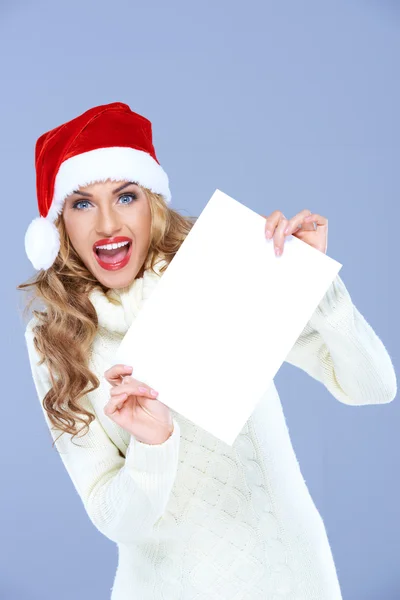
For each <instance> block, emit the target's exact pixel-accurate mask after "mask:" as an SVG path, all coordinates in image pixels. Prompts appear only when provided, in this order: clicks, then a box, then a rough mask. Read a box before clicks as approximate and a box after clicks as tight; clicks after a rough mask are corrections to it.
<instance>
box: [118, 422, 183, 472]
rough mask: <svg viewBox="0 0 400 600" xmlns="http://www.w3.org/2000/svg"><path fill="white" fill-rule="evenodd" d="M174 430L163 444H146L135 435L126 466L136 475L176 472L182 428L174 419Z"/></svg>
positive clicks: (132, 437)
mask: <svg viewBox="0 0 400 600" xmlns="http://www.w3.org/2000/svg"><path fill="white" fill-rule="evenodd" d="M172 421H173V424H174V430H173V432H172V434H171V435H170V437H169V438H168V439H167V440H165V442H163V443H162V444H145V443H143V442H139V441H138V440H137V439H136V438H135V437H134V436H133V435H131V440H130V443H129V446H128V449H127V452H126V456H125V466H126V468H127V469H128V470H130V471H131V472H132V471H134V472H135V473H136V474H140V473H143V474H149V473H155V474H158V473H161V474H162V473H165V472H168V473H169V472H171V470H174V471H175V470H176V468H177V462H178V453H179V445H180V427H179V424H178V422H177V421H176V420H175V418H173V419H172Z"/></svg>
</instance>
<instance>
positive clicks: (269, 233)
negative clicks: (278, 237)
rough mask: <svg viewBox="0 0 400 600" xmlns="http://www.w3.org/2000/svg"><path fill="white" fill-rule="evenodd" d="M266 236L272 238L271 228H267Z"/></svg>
mask: <svg viewBox="0 0 400 600" xmlns="http://www.w3.org/2000/svg"><path fill="white" fill-rule="evenodd" d="M265 237H267V238H270V237H271V232H270V230H269V229H267V230H266V231H265Z"/></svg>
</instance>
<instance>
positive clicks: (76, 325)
mask: <svg viewBox="0 0 400 600" xmlns="http://www.w3.org/2000/svg"><path fill="white" fill-rule="evenodd" d="M140 187H141V188H142V190H143V191H144V193H145V194H146V196H147V199H148V201H149V206H150V211H151V232H150V238H151V242H150V246H149V251H148V254H147V257H146V259H145V261H144V263H143V265H142V267H141V269H140V271H139V273H138V274H137V276H136V278H140V277H143V274H144V271H145V270H146V269H148V268H149V269H151V270H152V271H153V272H154V265H155V264H156V263H157V262H158V261H159V260H162V259H164V260H165V261H166V264H165V265H163V266H162V267H160V272H161V273H162V272H164V271H165V269H166V268H167V267H168V265H169V263H170V262H171V260H172V259H173V257H174V256H175V254H176V252H177V251H178V249H179V247H180V246H181V244H182V242H183V241H184V239H185V238H186V236H187V234H188V233H189V231H190V230H191V228H192V227H193V225H194V223H195V222H196V220H197V217H191V216H189V217H184V216H183V215H181V214H180V213H178V212H177V211H176V210H173V209H171V208H169V207H168V205H167V204H166V202H165V200H164V198H163V197H162V196H161V195H160V194H156V193H154V192H152V191H151V190H149V189H147V188H145V187H142V186H140ZM55 226H56V227H57V229H58V231H59V233H60V251H59V253H58V255H57V258H56V260H55V261H54V263H53V265H52V266H51V267H50V268H49V269H47V270H41V271H39V272H38V273H37V274H35V275H34V276H33V277H32V278H31V279H29V280H28V281H27V282H25V283H22V284H20V285H18V286H17V290H25V289H26V288H31V289H33V292H32V297H31V299H30V300H29V302H28V303H27V305H26V306H25V309H24V311H23V313H24V316H25V317H26V313H27V312H29V310H30V308H31V305H32V303H33V302H34V301H36V300H41V301H42V303H44V306H45V309H46V310H42V311H41V310H33V311H32V314H33V315H34V316H35V317H36V319H37V320H38V324H37V325H36V326H35V327H34V328H33V332H34V345H35V348H36V350H37V352H38V353H39V356H41V360H40V363H39V364H40V365H41V364H43V362H46V365H47V367H48V371H49V375H50V379H51V383H52V387H51V389H50V390H49V391H48V392H47V394H46V396H45V397H44V398H43V400H42V406H43V408H44V410H45V411H46V413H47V415H48V418H49V420H50V422H51V424H52V426H53V427H52V429H57V430H59V431H61V432H62V433H61V435H62V434H63V433H68V434H70V435H72V438H71V440H73V438H74V437H75V436H76V435H77V434H78V433H80V432H81V431H82V430H84V429H86V431H84V433H83V434H82V435H85V434H86V433H87V432H88V430H89V425H90V423H91V422H92V421H93V420H94V419H95V418H96V417H95V415H94V414H93V413H92V412H91V411H90V410H86V408H85V407H84V402H83V400H82V399H83V398H84V396H85V395H86V394H88V393H89V392H92V391H94V390H96V389H97V388H98V387H99V385H100V381H99V379H98V378H97V377H96V375H95V374H94V373H92V372H91V371H90V369H89V367H88V363H89V356H90V352H91V347H92V343H93V340H94V338H95V336H96V333H97V329H98V319H97V313H96V310H95V308H94V306H93V304H92V303H91V302H90V300H89V294H90V292H91V291H92V290H93V289H94V288H97V289H100V290H101V291H102V292H103V293H104V294H105V295H106V296H107V297H108V298H109V300H110V302H114V303H116V302H117V303H118V301H117V300H115V299H114V298H112V297H110V296H109V295H108V293H109V291H110V290H111V288H107V287H106V286H104V285H103V284H102V283H101V282H99V281H98V280H97V279H96V278H95V277H94V276H93V274H92V273H91V272H90V271H89V270H88V269H87V268H86V266H85V265H84V263H83V262H82V260H81V259H80V257H79V255H78V254H77V253H76V251H75V249H74V248H73V246H72V245H71V243H70V240H69V236H68V234H67V232H66V228H65V223H64V219H63V215H62V212H61V213H60V214H59V215H58V217H57V220H56V221H55ZM88 386H89V387H88ZM78 423H83V427H81V428H80V429H79V430H78ZM59 437H61V436H59ZM57 440H58V438H57ZM57 440H55V441H54V442H53V444H52V445H53V446H54V444H55V442H56V441H57Z"/></svg>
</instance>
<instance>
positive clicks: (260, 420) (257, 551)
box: [19, 102, 397, 600]
mask: <svg viewBox="0 0 400 600" xmlns="http://www.w3.org/2000/svg"><path fill="white" fill-rule="evenodd" d="M36 172H37V193H38V204H39V212H40V215H41V216H40V217H39V218H37V219H35V220H34V221H33V222H32V223H31V225H30V226H29V228H28V231H27V234H26V239H25V246H26V251H27V254H28V257H29V258H30V260H31V262H32V264H33V266H34V267H35V268H36V269H38V270H39V269H40V270H41V271H40V273H39V274H38V275H37V276H36V278H35V279H34V280H33V282H31V283H28V284H25V285H21V286H19V288H20V289H22V288H25V287H28V286H33V288H34V291H35V296H34V297H38V298H39V299H40V300H42V302H43V303H44V308H45V310H43V311H41V312H40V311H34V316H33V317H32V318H31V320H30V321H29V323H28V325H27V328H26V333H25V337H26V342H27V348H28V353H29V359H30V365H31V369H32V375H33V380H34V383H35V386H36V390H37V394H38V398H39V400H40V402H41V406H42V409H43V414H44V418H45V420H46V423H47V424H48V427H49V430H50V431H51V435H52V438H53V440H54V443H55V445H56V448H57V450H58V452H59V454H60V456H61V459H62V461H63V463H64V466H65V468H66V470H67V472H68V474H69V476H70V478H71V480H72V483H73V485H74V486H75V488H76V490H77V492H78V493H79V495H80V497H81V499H82V502H83V506H84V508H85V510H86V512H87V514H88V516H89V518H90V519H91V521H92V522H93V524H94V526H95V527H96V528H97V529H98V530H99V531H100V532H101V533H103V534H104V535H105V536H106V537H108V538H109V539H110V540H112V541H114V542H115V543H116V544H117V545H118V551H119V559H118V568H117V572H116V576H115V580H114V583H113V587H112V593H111V598H112V600H131V599H132V600H133V599H134V598H140V599H145V598H164V599H167V598H170V599H171V600H172V599H173V600H177V599H182V600H189V599H192V598H196V599H198V600H200V598H202V599H203V598H204V599H206V598H207V599H211V598H219V599H227V600H228V599H229V600H233V599H235V600H239V599H240V600H258V599H260V600H261V599H262V600H265V599H266V598H268V599H271V600H272V599H274V600H275V599H278V598H282V599H283V598H284V599H286V600H339V599H340V598H341V592H340V586H339V582H338V579H337V574H336V570H335V565H334V561H333V556H332V553H331V550H330V546H329V541H328V538H327V534H326V531H325V527H324V524H323V521H322V519H321V517H320V514H319V512H318V510H317V508H316V507H315V505H314V503H313V501H312V499H311V496H310V494H309V492H308V489H307V486H306V484H305V481H304V479H303V477H302V474H301V471H300V467H299V465H298V462H297V459H296V456H295V454H294V451H293V448H292V445H291V441H290V437H289V433H288V430H287V426H286V423H285V419H284V415H283V412H282V407H281V403H280V400H279V396H278V393H277V391H276V388H275V386H274V384H273V383H272V385H271V386H270V388H269V389H268V390H267V392H266V393H265V395H264V396H263V398H262V400H261V401H260V402H259V403H258V405H257V408H256V409H255V411H254V412H253V414H252V416H251V417H250V419H249V420H248V421H247V423H246V424H245V426H244V427H243V430H242V431H241V433H240V434H239V436H238V437H237V439H236V440H235V443H234V445H233V446H232V447H230V446H228V445H226V444H225V443H223V442H222V441H220V440H219V439H217V438H215V437H214V436H212V435H211V434H208V433H207V432H206V431H204V430H203V429H201V428H199V427H197V426H196V425H195V424H194V423H192V422H190V421H188V420H187V419H185V418H184V417H182V415H180V414H178V413H176V412H175V411H173V410H172V409H169V408H168V407H167V406H165V405H164V404H163V403H162V402H161V401H159V400H158V399H157V391H155V395H153V394H152V390H151V381H145V382H144V381H138V380H136V379H135V376H134V365H133V368H132V365H127V366H125V365H119V364H114V356H115V352H116V350H117V348H118V345H119V343H120V342H121V340H122V338H123V336H124V334H125V333H126V331H127V330H128V328H129V326H130V324H131V323H132V322H133V319H134V318H135V317H136V316H137V314H138V312H139V310H140V309H141V308H142V306H143V305H144V303H145V301H146V300H147V298H148V297H149V296H150V294H151V292H152V291H153V290H154V288H155V286H156V285H157V282H158V281H159V280H160V277H162V274H163V273H164V272H165V269H166V268H167V267H168V264H169V263H170V261H171V260H172V258H173V256H174V255H175V253H176V252H177V250H178V249H179V246H180V244H181V243H182V241H183V240H184V239H185V237H186V235H187V234H188V233H189V231H190V229H191V227H192V225H193V223H194V221H195V219H194V218H183V217H182V216H180V215H179V214H178V213H177V212H175V211H173V210H172V209H170V208H169V207H168V203H169V202H170V199H171V194H170V190H169V184H168V178H167V175H166V174H165V172H164V170H163V169H162V167H161V166H160V164H159V162H158V160H157V158H156V155H155V151H154V147H153V143H152V132H151V123H150V121H148V120H147V119H145V118H144V117H142V116H140V115H138V114H136V113H134V112H132V111H131V110H130V108H129V106H127V105H126V104H123V103H120V102H115V103H111V104H108V105H102V106H99V107H94V108H92V109H90V110H88V111H86V112H85V113H83V114H82V115H80V116H78V117H76V118H75V119H73V120H71V121H69V122H68V123H65V124H63V125H61V126H60V127H57V128H55V129H53V130H51V131H49V132H47V133H45V134H43V135H42V136H41V137H40V138H39V140H38V142H37V145H36ZM309 213H310V211H307V210H304V211H301V212H299V213H298V214H297V215H295V217H293V218H292V219H290V220H287V219H286V218H285V217H284V216H283V215H282V213H281V212H280V211H274V212H273V213H272V214H271V215H269V216H268V217H267V218H266V235H267V237H268V233H267V232H269V237H270V238H273V240H274V245H275V246H276V247H278V248H280V249H281V251H282V250H283V245H284V239H285V236H287V235H290V234H293V235H296V236H298V237H299V238H300V239H302V240H303V241H305V242H306V243H309V244H311V245H313V246H314V247H315V248H318V249H319V250H320V251H322V252H326V243H327V220H326V219H325V218H324V217H322V216H320V215H317V214H311V215H310V214H309ZM109 243H113V245H112V246H109ZM277 260H279V259H277ZM181 326H183V327H186V326H187V324H185V323H182V324H177V335H179V327H181ZM161 342H162V345H161ZM167 346H168V340H162V341H161V340H155V350H154V351H155V352H158V351H167ZM286 360H287V362H289V363H291V364H293V365H296V366H297V367H299V368H301V369H303V370H304V371H305V372H307V373H308V374H310V375H311V376H312V377H314V378H315V379H317V380H318V381H320V382H321V383H323V384H324V385H325V386H326V388H327V389H328V390H329V391H330V392H331V393H332V395H333V396H334V397H335V398H337V399H338V400H339V401H341V402H343V403H345V404H349V405H363V404H383V403H387V402H390V401H391V400H393V398H394V397H395V395H396V390H397V387H396V386H397V382H396V377H395V373H394V369H393V365H392V362H391V359H390V357H389V355H388V353H387V351H386V349H385V347H384V345H383V344H382V342H381V340H380V339H379V337H378V336H377V335H376V333H375V332H374V331H373V330H372V328H371V326H370V325H369V324H368V323H367V322H366V320H365V319H364V318H363V316H362V315H361V314H360V313H359V312H358V310H357V309H356V307H355V306H354V305H353V303H352V301H351V298H350V295H349V293H348V291H347V289H346V287H345V285H344V283H343V281H342V280H341V278H340V277H339V276H337V277H336V279H335V280H334V281H333V283H332V285H331V286H330V288H329V289H328V291H327V293H326V294H325V296H324V298H323V299H322V301H321V302H320V304H319V306H318V307H317V309H316V310H315V312H314V314H313V316H312V318H311V319H310V321H309V322H308V323H307V325H306V327H305V328H304V330H303V332H302V333H301V335H300V336H299V338H298V340H297V341H296V343H295V344H294V346H293V348H292V350H291V352H290V353H289V355H288V357H287V359H286ZM188 393H190V390H188ZM79 424H83V425H84V426H83V427H81V428H79V427H78V425H79ZM53 428H54V429H53ZM57 431H59V432H61V435H60V436H58V437H57V438H56V432H57ZM78 432H79V433H80V432H82V435H80V436H78V435H77V433H78ZM74 438H75V439H74Z"/></svg>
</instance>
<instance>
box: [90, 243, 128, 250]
mask: <svg viewBox="0 0 400 600" xmlns="http://www.w3.org/2000/svg"><path fill="white" fill-rule="evenodd" d="M126 244H129V242H119V243H118V244H106V245H105V246H96V249H98V248H101V249H102V250H114V249H115V248H121V247H122V246H126Z"/></svg>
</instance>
